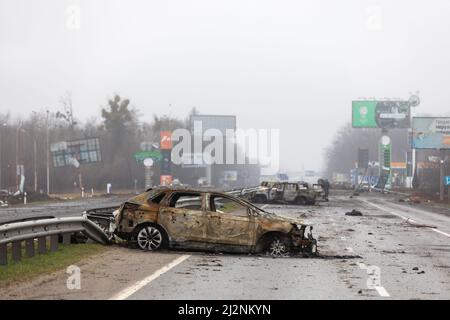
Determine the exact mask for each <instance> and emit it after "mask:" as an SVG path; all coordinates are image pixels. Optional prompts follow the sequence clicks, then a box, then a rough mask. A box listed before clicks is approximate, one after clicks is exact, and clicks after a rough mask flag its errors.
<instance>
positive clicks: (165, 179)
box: [159, 176, 172, 186]
mask: <svg viewBox="0 0 450 320" xmlns="http://www.w3.org/2000/svg"><path fill="white" fill-rule="evenodd" d="M171 183H172V176H160V177H159V184H160V185H162V186H168V185H170V184H171Z"/></svg>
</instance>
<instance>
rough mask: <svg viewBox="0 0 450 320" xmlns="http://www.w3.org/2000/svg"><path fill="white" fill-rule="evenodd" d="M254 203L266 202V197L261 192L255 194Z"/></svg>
mask: <svg viewBox="0 0 450 320" xmlns="http://www.w3.org/2000/svg"><path fill="white" fill-rule="evenodd" d="M254 202H255V203H266V202H267V198H266V197H265V196H263V195H262V194H258V195H256V196H255V200H254Z"/></svg>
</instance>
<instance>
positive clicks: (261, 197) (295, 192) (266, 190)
mask: <svg viewBox="0 0 450 320" xmlns="http://www.w3.org/2000/svg"><path fill="white" fill-rule="evenodd" d="M318 192H320V190H315V189H314V188H312V187H311V186H310V185H309V184H308V183H306V182H276V183H273V184H271V185H267V186H263V185H261V187H260V190H258V191H256V192H254V193H253V194H252V195H251V200H252V201H253V202H256V203H267V202H284V203H294V204H298V205H308V204H310V205H312V204H315V203H316V199H317V197H318Z"/></svg>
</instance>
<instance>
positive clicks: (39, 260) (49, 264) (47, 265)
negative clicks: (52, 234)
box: [0, 243, 108, 288]
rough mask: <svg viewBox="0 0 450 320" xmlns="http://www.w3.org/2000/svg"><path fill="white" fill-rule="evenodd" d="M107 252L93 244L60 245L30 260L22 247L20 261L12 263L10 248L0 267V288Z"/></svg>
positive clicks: (105, 248) (104, 248) (103, 247)
mask: <svg viewBox="0 0 450 320" xmlns="http://www.w3.org/2000/svg"><path fill="white" fill-rule="evenodd" d="M106 250H108V247H107V246H103V245H100V244H94V243H86V244H70V245H63V244H60V245H59V247H58V250H57V251H55V252H47V253H45V254H38V253H37V252H36V255H35V256H34V257H32V258H28V257H26V256H25V249H24V246H23V247H22V260H21V261H18V262H13V261H12V257H11V248H8V265H6V266H0V288H1V287H5V286H8V285H10V284H12V283H17V282H23V281H28V280H31V279H33V278H35V277H37V276H40V275H42V274H46V273H51V272H55V271H58V270H62V269H64V268H66V267H68V266H69V265H72V264H75V263H77V262H79V261H81V260H82V259H84V258H87V257H89V256H93V255H96V254H100V253H102V252H105V251H106Z"/></svg>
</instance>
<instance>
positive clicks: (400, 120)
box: [352, 100, 411, 129]
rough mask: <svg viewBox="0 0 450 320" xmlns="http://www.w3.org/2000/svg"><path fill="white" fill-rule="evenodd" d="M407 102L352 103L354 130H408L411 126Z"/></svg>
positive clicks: (408, 103)
mask: <svg viewBox="0 0 450 320" xmlns="http://www.w3.org/2000/svg"><path fill="white" fill-rule="evenodd" d="M410 110H411V108H410V102H409V101H374V100H373V101H353V102H352V126H353V127H354V128H384V129H394V128H409V127H410V125H411V121H410V119H411V111H410Z"/></svg>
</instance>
